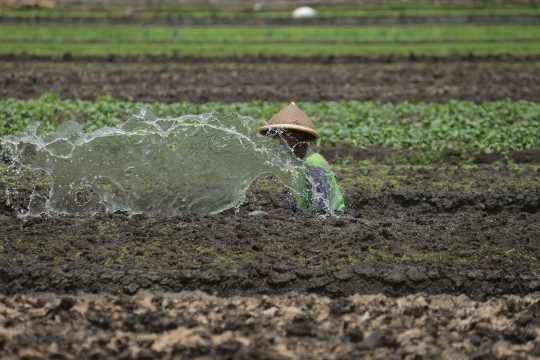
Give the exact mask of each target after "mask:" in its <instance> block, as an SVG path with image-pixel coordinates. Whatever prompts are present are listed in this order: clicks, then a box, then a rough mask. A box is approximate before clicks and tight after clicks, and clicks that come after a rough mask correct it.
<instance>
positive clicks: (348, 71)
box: [0, 55, 540, 103]
mask: <svg viewBox="0 0 540 360" xmlns="http://www.w3.org/2000/svg"><path fill="white" fill-rule="evenodd" d="M538 64H539V59H538V58H537V57H512V56H507V57H505V56H499V57H495V56H492V57H490V56H486V57H481V58H477V57H470V58H469V57H459V56H450V57H437V58H429V57H416V56H414V55H411V56H410V57H391V56H387V57H313V58H298V57H264V56H262V57H231V58H218V59H216V58H192V57H178V58H167V57H120V58H119V57H115V56H112V55H111V56H109V57H102V58H99V57H82V58H76V57H75V58H74V57H72V56H70V55H66V56H64V57H58V58H52V57H31V56H8V55H4V56H2V57H0V84H2V86H1V87H0V98H7V97H13V98H20V99H30V98H36V97H39V96H40V95H41V94H42V93H44V92H47V91H52V92H56V93H58V94H59V95H60V97H61V98H65V99H77V98H80V99H86V100H95V99H96V98H97V97H99V96H102V95H112V96H114V97H115V98H118V99H129V98H133V99H134V100H136V101H148V102H156V101H159V102H176V101H191V102H195V103H203V102H208V101H224V102H238V101H253V100H265V101H291V100H295V101H330V100H333V101H339V100H363V101H367V100H370V101H384V102H393V103H397V102H402V101H425V102H446V101H449V100H469V101H474V102H482V101H494V100H501V99H507V98H510V99H515V100H530V101H540V66H538Z"/></svg>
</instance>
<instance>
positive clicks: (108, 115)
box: [0, 94, 540, 152]
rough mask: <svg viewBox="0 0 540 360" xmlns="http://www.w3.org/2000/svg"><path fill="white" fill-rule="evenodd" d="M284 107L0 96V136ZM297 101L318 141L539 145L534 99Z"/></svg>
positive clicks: (263, 112) (505, 147)
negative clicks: (142, 115)
mask: <svg viewBox="0 0 540 360" xmlns="http://www.w3.org/2000/svg"><path fill="white" fill-rule="evenodd" d="M285 105H286V104H285V103H270V102H263V101H254V102H249V103H212V102H211V103H205V104H192V103H188V102H180V103H172V104H165V103H153V104H148V103H137V102H133V101H119V100H115V99H113V98H112V97H101V98H99V99H98V100H97V101H94V102H93V101H83V100H61V99H59V98H58V96H57V95H55V94H44V95H43V96H42V97H41V98H39V99H36V100H28V101H23V100H15V99H5V100H0V136H2V135H8V134H13V133H15V132H19V131H23V130H24V129H25V128H26V127H27V126H29V125H35V124H36V123H38V122H41V123H42V127H41V128H40V129H41V131H51V130H53V129H55V128H56V126H57V125H58V124H59V123H61V122H63V121H66V120H75V121H77V122H79V123H81V124H82V125H83V128H84V130H85V131H87V132H89V131H93V130H96V129H99V128H101V127H104V126H116V125H118V124H121V123H122V121H124V120H126V119H127V118H128V117H129V116H130V114H131V112H132V111H133V109H135V108H137V107H146V108H149V109H150V110H152V112H154V113H155V114H156V115H157V116H159V117H178V116H182V115H186V114H201V113H208V112H212V111H215V112H217V113H219V114H229V113H233V112H236V113H239V114H241V115H247V116H251V117H254V118H256V119H260V120H261V123H262V122H263V121H265V120H268V119H269V118H270V117H272V115H273V114H275V113H276V112H278V111H279V110H280V109H281V108H283V107H284V106H285ZM298 105H299V106H300V107H301V108H302V109H303V110H304V111H305V112H306V113H307V114H308V115H309V116H310V117H311V118H312V119H313V120H314V122H315V124H316V126H317V129H318V131H319V132H320V133H321V136H322V138H321V140H319V142H318V143H317V145H351V146H358V147H370V146H381V147H388V148H394V149H417V150H431V151H441V150H445V149H456V150H466V149H472V150H476V151H481V152H493V151H500V152H508V151H511V150H524V149H532V148H540V136H538V134H540V103H535V102H527V101H512V100H506V101H496V102H485V103H481V104H475V103H471V102H465V101H451V102H448V103H444V104H426V103H409V102H404V103H400V104H396V105H394V104H386V103H376V102H358V101H343V102H319V103H298Z"/></svg>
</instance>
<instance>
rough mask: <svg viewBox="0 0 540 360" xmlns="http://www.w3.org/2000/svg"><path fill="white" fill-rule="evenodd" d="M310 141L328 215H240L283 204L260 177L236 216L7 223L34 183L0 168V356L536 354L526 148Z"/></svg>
mask: <svg viewBox="0 0 540 360" xmlns="http://www.w3.org/2000/svg"><path fill="white" fill-rule="evenodd" d="M319 150H320V152H321V153H323V154H324V155H325V156H326V157H327V158H328V159H329V160H330V161H331V162H332V166H333V168H334V170H335V172H336V176H337V179H338V181H339V183H340V185H341V186H342V188H343V191H344V196H345V202H346V204H347V206H348V209H347V211H346V212H345V213H344V214H343V215H341V216H339V217H330V218H328V217H323V216H321V214H318V213H313V212H303V213H298V214H292V213H291V214H286V215H285V214H284V215H278V216H274V217H253V216H248V213H249V212H250V211H252V210H255V209H263V210H268V209H271V208H276V207H280V206H282V205H283V204H285V203H287V202H289V201H290V200H291V194H290V192H289V191H288V190H287V189H286V188H285V187H283V186H282V185H281V184H279V183H278V182H276V181H275V180H274V179H273V177H272V176H270V175H265V176H261V177H260V178H259V179H258V180H257V181H256V182H255V183H254V184H253V185H252V186H251V187H250V189H249V191H248V193H247V197H246V201H245V202H244V204H243V205H242V206H241V207H240V209H239V211H238V212H235V211H234V210H233V209H232V210H228V211H225V212H223V213H221V214H217V215H197V214H186V215H183V216H177V217H172V218H171V217H169V218H167V217H159V216H158V217H148V216H146V215H134V216H127V215H125V214H99V215H96V216H94V217H83V218H80V217H79V218H77V217H70V216H58V215H43V216H41V217H20V216H17V214H18V213H19V212H20V211H22V210H23V209H24V207H25V206H26V204H27V202H28V198H29V196H30V193H31V192H32V190H35V191H38V192H42V193H43V192H46V191H47V189H48V186H49V183H48V181H47V179H45V178H43V177H40V176H37V175H36V174H31V173H25V174H23V175H22V176H21V177H18V178H15V177H13V176H12V173H11V171H10V170H9V168H8V167H7V164H5V163H4V164H0V204H1V205H0V357H1V358H3V359H4V358H5V359H45V358H47V359H50V358H55V359H71V358H73V359H113V358H114V359H116V358H122V359H154V358H162V359H173V358H174V359H322V358H324V359H358V358H371V359H393V358H396V359H397V358H400V359H403V358H405V359H417V358H430V359H440V358H444V359H450V358H455V359H469V358H483V359H498V358H514V359H518V358H538V356H540V323H538V318H539V316H540V313H539V306H540V301H539V299H540V297H539V296H538V293H537V292H538V291H540V261H539V259H540V248H539V247H538V245H537V241H538V239H540V211H539V210H540V165H539V163H540V161H539V157H538V152H535V151H528V152H522V153H519V152H515V153H513V154H512V156H508V157H501V155H497V154H495V155H494V156H492V157H475V158H474V161H475V162H476V164H473V163H471V164H462V162H463V159H460V158H459V157H457V156H455V154H452V153H451V152H448V153H446V154H445V157H444V158H445V161H446V163H440V164H427V165H403V163H407V161H404V160H403V159H404V158H405V159H407V156H409V157H411V156H413V155H411V154H409V153H407V152H403V153H400V152H396V151H394V152H392V151H388V150H385V149H368V150H365V151H360V150H357V149H351V148H322V149H319ZM411 158H412V157H411ZM365 159H372V160H371V162H366V161H365ZM396 159H401V163H399V162H396ZM513 159H517V160H519V162H520V163H516V162H514V160H513ZM3 161H4V162H5V161H9V159H4V160H3ZM373 161H374V162H373ZM13 187H16V188H17V191H18V192H17V193H16V194H14V195H13V196H11V197H10V201H9V202H7V201H6V200H7V199H6V190H12V189H13ZM192 291H195V292H194V293H193V292H192Z"/></svg>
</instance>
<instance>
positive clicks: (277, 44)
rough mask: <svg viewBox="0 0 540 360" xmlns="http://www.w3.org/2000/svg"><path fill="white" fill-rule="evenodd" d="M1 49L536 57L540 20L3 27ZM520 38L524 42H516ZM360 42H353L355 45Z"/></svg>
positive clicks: (91, 52) (30, 51)
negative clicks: (355, 24)
mask: <svg viewBox="0 0 540 360" xmlns="http://www.w3.org/2000/svg"><path fill="white" fill-rule="evenodd" d="M0 34H1V36H0V42H1V43H2V47H1V50H0V53H16V54H20V53H28V54H39V55H46V54H47V55H58V54H63V53H67V52H69V53H71V54H73V55H105V54H109V53H113V54H119V55H123V54H141V55H142V54H168V55H171V54H173V53H177V54H180V55H205V56H226V55H242V54H289V55H298V56H309V55H316V54H327V55H331V54H334V55H342V54H349V55H362V54H409V53H411V52H414V53H415V54H427V55H447V54H454V53H462V54H468V53H473V54H477V55H481V54H505V53H512V54H538V53H540V47H539V46H538V38H539V37H540V26H538V25H498V26H492V25H394V26H387V25H384V26H359V27H347V26H345V27H344V26H325V27H320V26H319V27H317V26H225V27H222V26H219V27H217V26H193V27H182V28H178V27H174V26H151V25H148V26H142V25H139V26H135V25H119V26H112V25H100V26H95V25H94V26H88V25H62V26H58V25H36V24H31V25H29V24H1V25H0ZM516 40H519V41H516ZM358 41H360V42H362V43H359V44H358V43H351V42H358Z"/></svg>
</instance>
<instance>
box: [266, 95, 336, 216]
mask: <svg viewBox="0 0 540 360" xmlns="http://www.w3.org/2000/svg"><path fill="white" fill-rule="evenodd" d="M259 133H260V134H261V135H269V136H274V137H276V138H277V139H278V140H279V141H280V143H281V145H282V147H283V148H284V149H286V150H288V151H290V152H291V153H292V154H293V156H295V157H297V158H298V159H301V160H303V161H304V168H303V174H302V175H301V176H299V177H297V178H296V179H295V181H294V183H293V186H294V190H295V197H296V203H295V204H290V205H287V206H285V207H284V208H282V209H274V210H270V211H269V212H268V213H269V214H271V215H274V214H279V213H282V212H285V211H287V210H290V211H293V212H296V211H297V210H306V209H317V208H322V209H324V210H325V211H329V212H334V210H340V211H343V210H344V209H345V204H344V203H343V197H342V196H341V191H340V190H339V187H338V185H337V182H336V178H335V176H334V173H333V172H332V170H331V169H330V166H329V165H328V163H327V162H326V160H325V159H324V158H323V157H322V155H320V154H318V153H316V152H314V151H313V150H311V148H310V146H309V142H311V141H315V140H317V139H319V137H320V135H319V133H318V132H317V130H316V129H315V125H313V121H311V119H310V118H309V117H308V116H307V115H306V114H305V113H304V112H303V111H302V110H300V108H299V107H298V106H296V104H295V103H290V104H289V105H288V106H287V107H285V108H284V109H282V110H281V111H280V112H278V113H277V114H276V115H274V116H273V117H272V118H271V119H270V120H269V121H268V122H267V123H266V125H265V126H263V127H261V128H260V129H259Z"/></svg>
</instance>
